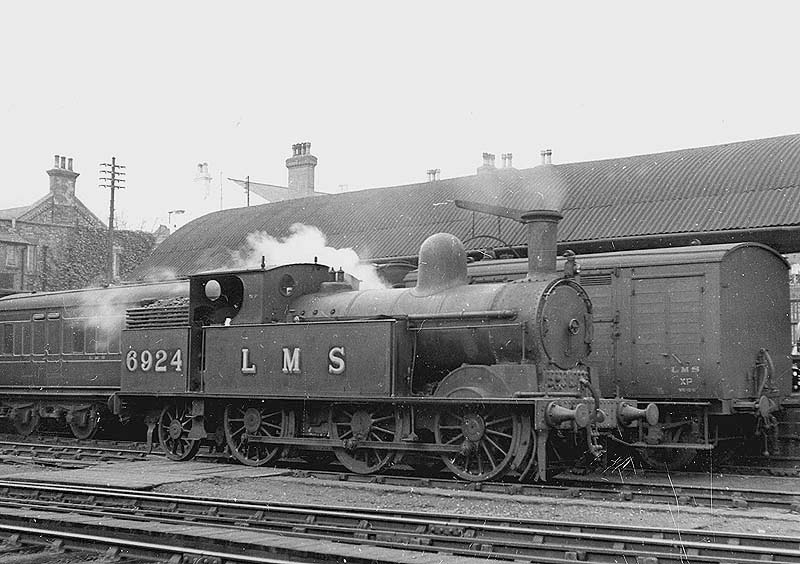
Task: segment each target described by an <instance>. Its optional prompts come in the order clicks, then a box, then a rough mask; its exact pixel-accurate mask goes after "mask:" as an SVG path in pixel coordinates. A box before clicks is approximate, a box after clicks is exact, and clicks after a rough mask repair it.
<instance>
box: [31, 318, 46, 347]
mask: <svg viewBox="0 0 800 564" xmlns="http://www.w3.org/2000/svg"><path fill="white" fill-rule="evenodd" d="M33 354H35V355H39V354H44V314H43V313H36V314H34V316H33Z"/></svg>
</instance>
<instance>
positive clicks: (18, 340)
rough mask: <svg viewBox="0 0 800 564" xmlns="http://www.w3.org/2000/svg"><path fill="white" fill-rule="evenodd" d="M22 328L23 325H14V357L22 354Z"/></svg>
mask: <svg viewBox="0 0 800 564" xmlns="http://www.w3.org/2000/svg"><path fill="white" fill-rule="evenodd" d="M24 326H25V324H23V323H15V324H14V356H20V355H21V354H22V328H23V327H24Z"/></svg>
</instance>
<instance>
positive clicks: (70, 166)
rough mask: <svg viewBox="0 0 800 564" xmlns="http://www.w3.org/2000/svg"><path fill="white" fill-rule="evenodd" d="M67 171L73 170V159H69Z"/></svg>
mask: <svg viewBox="0 0 800 564" xmlns="http://www.w3.org/2000/svg"><path fill="white" fill-rule="evenodd" d="M67 169H69V170H72V157H70V158H68V159H67Z"/></svg>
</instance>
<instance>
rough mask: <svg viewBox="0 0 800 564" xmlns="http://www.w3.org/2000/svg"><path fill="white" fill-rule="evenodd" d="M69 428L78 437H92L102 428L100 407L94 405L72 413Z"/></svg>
mask: <svg viewBox="0 0 800 564" xmlns="http://www.w3.org/2000/svg"><path fill="white" fill-rule="evenodd" d="M69 429H70V431H72V435H73V436H74V437H75V438H77V439H84V440H86V439H92V438H94V436H95V435H96V434H97V431H98V429H100V409H99V408H98V407H97V406H96V405H93V406H91V407H90V408H89V409H83V410H80V411H75V412H73V413H71V414H70V420H69Z"/></svg>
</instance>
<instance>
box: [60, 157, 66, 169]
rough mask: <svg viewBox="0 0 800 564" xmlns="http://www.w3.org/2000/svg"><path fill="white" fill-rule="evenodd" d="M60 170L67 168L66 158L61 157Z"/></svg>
mask: <svg viewBox="0 0 800 564" xmlns="http://www.w3.org/2000/svg"><path fill="white" fill-rule="evenodd" d="M61 168H67V157H61Z"/></svg>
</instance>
